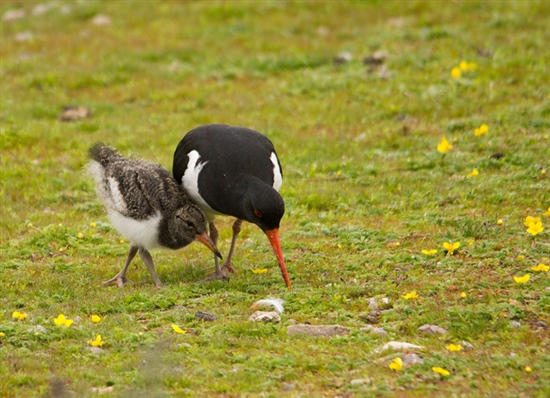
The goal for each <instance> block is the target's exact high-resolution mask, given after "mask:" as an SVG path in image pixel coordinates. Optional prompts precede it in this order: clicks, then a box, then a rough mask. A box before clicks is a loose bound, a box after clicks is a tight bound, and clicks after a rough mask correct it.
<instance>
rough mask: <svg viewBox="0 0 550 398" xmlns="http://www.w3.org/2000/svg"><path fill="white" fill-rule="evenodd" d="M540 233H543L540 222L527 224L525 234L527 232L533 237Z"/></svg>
mask: <svg viewBox="0 0 550 398" xmlns="http://www.w3.org/2000/svg"><path fill="white" fill-rule="evenodd" d="M542 231H544V228H543V226H542V223H541V222H534V223H532V224H529V227H528V228H527V232H529V233H530V234H531V235H533V236H535V235H538V234H539V233H541V232H542Z"/></svg>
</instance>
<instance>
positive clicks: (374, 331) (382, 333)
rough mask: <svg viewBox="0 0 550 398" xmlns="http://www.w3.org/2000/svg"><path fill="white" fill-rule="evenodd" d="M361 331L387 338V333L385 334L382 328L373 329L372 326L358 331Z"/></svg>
mask: <svg viewBox="0 0 550 398" xmlns="http://www.w3.org/2000/svg"><path fill="white" fill-rule="evenodd" d="M359 330H361V331H368V332H373V333H376V334H378V335H380V336H388V332H386V331H385V330H384V328H375V327H374V326H372V325H367V326H365V327H363V328H361V329H359Z"/></svg>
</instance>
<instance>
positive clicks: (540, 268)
mask: <svg viewBox="0 0 550 398" xmlns="http://www.w3.org/2000/svg"><path fill="white" fill-rule="evenodd" d="M549 269H550V266H548V265H545V264H543V263H540V264H539V265H537V266H536V267H532V268H531V270H532V271H537V272H548V270H549Z"/></svg>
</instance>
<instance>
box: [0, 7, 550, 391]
mask: <svg viewBox="0 0 550 398" xmlns="http://www.w3.org/2000/svg"><path fill="white" fill-rule="evenodd" d="M45 4H50V3H45ZM51 4H52V5H53V6H52V8H50V9H49V10H47V11H46V12H45V13H43V14H40V15H34V14H33V12H32V11H33V9H34V7H35V6H36V3H33V2H30V1H5V2H3V3H2V5H1V6H0V13H1V15H2V16H3V17H5V16H6V12H7V11H9V10H14V9H20V10H24V11H25V16H24V17H23V18H20V19H15V20H11V21H6V20H5V19H4V20H2V22H1V27H2V32H1V36H0V37H1V57H2V58H1V65H0V76H1V79H2V84H1V86H0V98H1V107H0V121H1V125H0V135H1V140H0V145H1V149H0V150H1V152H0V153H1V162H2V167H1V188H0V189H1V193H2V213H1V215H2V216H1V219H0V232H1V240H0V245H1V246H0V247H1V250H0V286H1V294H0V307H1V308H2V311H0V332H1V333H2V334H1V335H0V396H2V397H31V396H52V397H61V396H64V395H63V394H64V393H67V392H70V391H73V392H74V393H75V394H76V395H75V396H79V397H80V396H83V397H84V396H96V395H98V394H99V393H98V392H97V391H96V390H93V388H99V389H102V388H109V389H112V391H111V392H110V393H109V394H107V395H110V396H120V397H137V396H144V397H145V396H147V397H164V396H174V397H180V396H200V397H210V396H226V397H259V396H265V397H280V396H288V397H335V396H339V397H346V398H347V397H364V396H373V397H374V396H400V397H417V396H434V397H435V396H456V397H463V396H495V397H496V396H510V397H544V396H548V394H550V382H549V380H550V355H549V352H550V337H549V330H548V324H549V323H550V316H549V313H550V291H549V289H548V287H549V285H550V284H549V276H548V275H549V274H548V272H534V271H531V270H530V268H531V267H533V266H535V265H537V264H539V263H544V264H547V265H549V263H550V260H548V257H550V246H549V243H548V242H549V240H548V236H549V235H548V231H549V230H550V217H549V216H548V207H549V206H550V196H549V179H548V178H549V177H548V175H549V173H548V172H547V170H548V169H549V166H550V165H549V163H548V159H549V152H548V144H549V133H550V122H549V120H550V119H549V115H550V92H549V91H548V84H547V77H548V64H549V63H550V53H549V52H548V49H547V43H548V42H550V31H549V30H548V21H547V17H546V16H547V15H548V13H549V11H550V7H549V5H548V3H547V2H544V1H491V2H484V1H479V2H478V1H468V2H452V3H448V2H447V3H441V2H420V1H411V2H396V1H387V2H379V1H364V2H351V1H339V2H334V1H332V2H329V1H327V2H302V1H295V2H282V1H269V2H268V1H265V2H245V1H234V2H222V1H208V2H206V1H201V2H198V1H188V2H181V3H178V2H155V3H153V2H106V1H94V2H64V1H58V2H54V3H51ZM99 14H102V15H107V16H109V17H110V18H111V23H110V24H108V25H104V26H97V25H94V24H93V22H92V21H93V18H95V17H96V16H97V15H99ZM545 15H546V16H545ZM22 32H31V34H32V36H31V38H30V39H28V40H24V41H20V40H17V37H19V36H18V34H20V33H22ZM376 51H384V52H386V53H387V57H386V59H385V61H384V62H383V64H382V65H379V66H372V65H365V64H363V63H362V59H363V58H364V57H367V56H371V55H372V54H374V53H375V52H376ZM341 52H349V53H351V54H352V55H353V59H352V60H351V61H349V62H346V63H344V64H336V63H334V62H333V60H334V58H336V57H337V56H338V54H339V53H341ZM462 60H466V61H469V62H475V63H476V64H477V68H475V69H474V70H471V71H463V72H462V76H461V77H460V78H459V79H454V78H452V77H451V70H452V68H453V67H455V66H458V65H459V64H460V62H461V61H462ZM386 68H387V69H386ZM66 105H81V106H86V107H89V108H90V109H91V110H92V111H93V113H94V114H93V116H92V117H91V118H88V119H85V120H82V121H78V122H73V123H63V122H60V121H58V120H57V117H58V115H59V114H60V112H61V109H62V107H63V106H66ZM213 122H223V123H228V124H233V125H242V126H247V127H251V128H254V129H257V130H259V131H261V132H263V133H264V134H266V135H268V136H269V137H270V138H271V139H272V141H273V142H274V144H275V146H276V148H277V150H278V153H279V156H280V158H281V161H282V164H283V171H284V177H285V180H284V184H283V187H282V190H281V192H282V195H283V197H284V198H285V203H286V208H287V210H286V215H285V218H284V219H283V223H282V231H281V232H282V246H283V250H284V253H285V257H286V260H287V265H288V268H289V272H290V275H291V279H292V281H293V284H294V290H293V291H288V290H287V289H286V288H285V285H284V283H283V281H282V279H281V277H280V272H279V270H278V267H277V265H276V261H275V258H274V256H273V254H272V253H271V252H270V248H269V245H268V243H267V240H266V239H265V237H264V236H263V235H262V233H261V231H259V229H258V228H256V227H254V226H251V225H246V226H245V228H244V230H243V232H242V238H240V242H239V246H238V251H237V257H236V260H235V262H234V265H235V267H236V269H237V274H236V275H235V276H234V277H233V278H232V279H231V281H230V282H228V283H222V282H211V283H206V284H201V283H199V281H200V280H201V279H202V278H204V276H205V275H207V274H208V273H209V272H210V271H211V270H212V267H213V264H212V259H211V256H210V253H209V252H207V251H206V250H205V249H204V248H203V247H202V246H201V245H191V246H190V247H187V248H185V249H183V250H181V251H179V252H168V251H160V252H155V253H154V254H153V256H154V258H155V262H156V264H157V271H158V273H159V276H160V278H161V279H162V280H163V282H164V283H165V284H167V287H166V288H164V289H162V290H158V289H156V288H155V287H154V285H153V283H152V281H151V278H150V276H149V274H148V272H147V270H146V269H145V267H144V266H143V264H141V262H140V261H139V260H136V261H135V263H134V265H133V266H132V267H131V268H130V270H129V274H128V275H129V278H130V279H131V280H132V281H133V283H132V284H130V285H129V286H127V287H125V288H124V289H116V288H104V287H103V286H102V285H101V282H102V281H104V280H106V279H108V278H110V277H111V276H113V275H114V273H116V272H117V271H118V270H119V268H120V267H121V265H122V263H123V261H124V259H125V255H126V250H127V246H128V243H127V242H121V241H120V237H119V235H118V234H117V232H116V231H115V230H113V229H112V228H111V227H110V226H109V223H108V219H107V218H106V216H105V213H104V210H103V208H102V207H101V205H100V203H99V202H98V200H97V198H96V195H95V193H94V189H93V185H92V182H91V181H90V179H89V178H88V177H87V176H86V175H85V174H84V173H83V166H84V165H85V164H86V162H87V159H86V150H87V148H88V147H89V146H90V145H91V144H92V143H94V142H96V141H99V140H101V141H105V142H108V143H109V144H111V145H113V146H116V147H117V148H119V149H120V150H121V151H122V152H123V153H125V154H129V153H133V154H136V155H138V156H141V157H144V158H147V159H150V160H153V161H156V162H159V163H161V164H163V165H165V166H167V167H170V165H171V161H172V159H171V158H172V154H173V151H174V149H175V147H176V145H177V143H178V142H179V140H180V139H181V137H182V136H183V135H184V134H185V133H186V132H187V131H189V130H191V129H192V128H194V127H196V126H198V125H201V124H205V123H213ZM482 123H486V124H487V125H488V126H489V132H488V134H487V135H484V136H477V137H476V136H475V135H474V129H475V128H476V127H479V126H480V125H481V124H482ZM443 136H446V137H447V139H448V140H449V141H450V142H451V144H452V145H453V148H452V149H451V150H450V151H449V152H447V153H446V154H441V153H439V152H438V151H437V150H436V146H437V144H438V143H439V142H440V140H441V138H442V137H443ZM495 154H503V155H504V157H501V158H495V157H494V156H492V155H495ZM473 169H478V170H479V175H477V176H475V177H472V178H466V176H467V174H468V173H470V172H471V171H472V170H473ZM544 213H546V215H544ZM526 216H536V217H541V221H542V224H543V226H544V228H545V230H544V231H542V232H541V233H539V234H538V235H536V236H531V235H530V234H529V233H527V232H526V227H525V226H524V224H523V223H524V220H525V218H526ZM498 220H502V223H497V221H498ZM220 221H221V223H220V227H222V228H220V229H221V243H220V249H221V250H222V252H224V253H225V252H227V250H228V246H229V240H230V230H231V228H230V226H231V222H232V220H230V219H224V220H220ZM443 242H460V243H461V246H460V248H459V249H458V251H457V252H455V253H454V254H453V255H445V253H444V250H443V247H442V244H443ZM199 246H200V247H199ZM423 249H438V253H436V254H435V255H433V256H426V255H424V254H423V253H422V250H423ZM257 268H267V269H268V272H267V273H265V274H254V273H252V272H251V271H250V269H257ZM526 273H527V274H529V275H530V276H531V278H530V280H529V281H528V282H527V283H525V284H517V283H516V282H515V281H514V279H513V277H514V276H521V275H524V274H526ZM412 291H416V292H418V295H419V297H418V298H416V299H410V300H406V299H404V298H403V296H404V295H405V294H407V293H409V292H412ZM462 292H464V293H465V294H466V297H465V298H463V297H462V296H461V293H462ZM267 296H275V297H281V298H283V299H284V300H285V301H286V304H285V313H284V314H283V316H282V323H281V324H277V325H271V324H251V323H250V322H248V320H247V319H248V317H249V315H250V314H251V313H252V310H250V309H249V306H250V305H251V304H252V303H253V302H255V301H256V300H258V299H261V298H265V297H267ZM372 297H374V298H376V299H377V300H378V302H379V303H381V299H382V298H388V299H389V304H388V305H387V306H386V308H385V310H384V311H383V312H382V313H381V315H380V318H379V320H378V324H377V325H376V326H378V327H383V328H384V329H385V330H386V331H387V332H388V333H389V336H388V337H381V336H378V335H376V334H374V333H371V332H368V331H364V330H361V328H362V327H364V326H365V321H364V318H362V317H361V315H364V314H365V313H368V312H369V308H368V302H369V299H370V298H372ZM14 311H20V312H24V313H26V314H27V318H26V319H25V320H21V321H17V320H15V319H12V313H13V312H14ZM197 311H206V312H210V313H213V314H215V315H217V316H218V317H219V318H218V320H216V321H215V322H210V323H204V322H201V321H198V320H195V319H194V314H195V313H196V312H197ZM60 313H63V314H65V315H66V316H67V317H69V318H70V319H73V320H75V322H74V324H73V325H71V326H70V327H69V328H64V327H58V326H55V325H54V322H53V319H54V318H55V317H57V315H58V314H60ZM92 314H97V315H100V316H101V317H102V320H101V322H99V323H92V322H91V321H90V316H91V315H92ZM294 322H297V323H304V322H309V323H311V324H320V325H322V324H340V325H343V326H346V327H348V328H349V329H350V330H351V333H350V334H349V335H347V336H341V337H333V338H314V337H305V336H304V337H299V336H287V334H286V329H287V326H288V325H290V324H292V323H294ZM173 323H175V324H178V325H180V326H181V327H182V328H183V329H185V330H187V333H186V334H183V335H181V334H176V333H174V332H173V330H172V328H171V327H170V325H171V324H173ZM424 324H435V325H438V326H440V327H443V328H445V329H446V330H447V331H448V333H447V334H446V335H430V334H427V333H421V332H420V331H418V330H417V328H418V327H420V326H422V325H424ZM97 334H100V335H101V336H102V338H103V340H104V341H105V343H104V345H103V347H102V349H101V350H100V351H99V352H93V351H91V350H90V349H89V345H88V343H87V342H88V340H91V339H94V338H95V337H96V335H97ZM389 340H397V341H406V342H409V343H414V344H418V345H422V346H425V349H424V350H421V351H419V352H418V353H419V354H420V355H421V356H422V358H423V359H424V364H421V365H414V366H411V367H405V368H403V369H402V370H400V371H398V372H394V371H391V370H390V369H389V368H388V365H389V363H390V362H391V361H393V359H394V358H395V357H396V356H402V354H400V353H392V352H381V351H380V348H381V346H382V345H383V344H384V343H386V342H387V341H389ZM461 341H465V342H469V343H470V344H472V345H473V348H465V349H463V350H462V351H460V352H450V351H448V350H447V349H446V348H445V347H446V346H447V345H448V344H450V343H454V344H457V343H458V342H461ZM434 366H438V367H442V368H444V369H446V370H448V371H449V372H450V375H449V376H448V377H442V376H440V375H438V374H436V373H435V372H433V371H432V370H431V368H432V367H434ZM526 367H530V370H531V371H530V372H529V371H527V370H526ZM353 380H356V381H355V382H354V383H352V381H353ZM357 380H362V381H361V382H358V381H357Z"/></svg>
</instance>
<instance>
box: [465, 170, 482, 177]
mask: <svg viewBox="0 0 550 398" xmlns="http://www.w3.org/2000/svg"><path fill="white" fill-rule="evenodd" d="M478 174H479V170H478V169H473V170H472V171H470V172H469V173H468V175H467V176H466V178H472V177H475V176H476V175H478Z"/></svg>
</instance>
